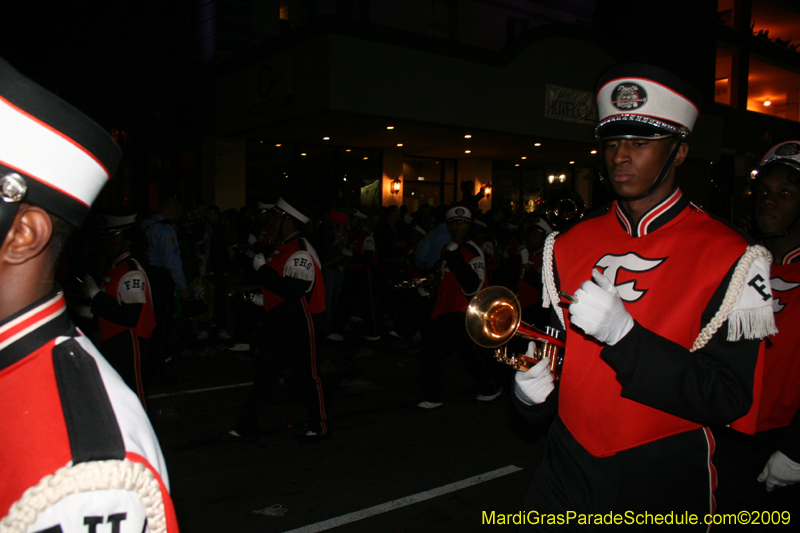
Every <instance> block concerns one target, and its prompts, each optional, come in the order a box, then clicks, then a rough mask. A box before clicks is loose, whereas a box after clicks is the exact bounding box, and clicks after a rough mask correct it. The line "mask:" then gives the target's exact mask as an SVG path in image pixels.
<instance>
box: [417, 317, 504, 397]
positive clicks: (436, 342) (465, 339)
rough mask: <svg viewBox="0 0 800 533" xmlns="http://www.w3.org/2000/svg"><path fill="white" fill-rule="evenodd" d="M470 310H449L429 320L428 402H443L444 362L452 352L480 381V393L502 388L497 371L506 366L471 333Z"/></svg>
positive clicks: (425, 337)
mask: <svg viewBox="0 0 800 533" xmlns="http://www.w3.org/2000/svg"><path fill="white" fill-rule="evenodd" d="M465 317H466V313H460V312H459V313H445V314H443V315H440V316H438V317H436V318H435V319H434V320H433V321H431V322H428V323H427V324H425V325H424V326H423V327H424V329H423V331H422V349H421V351H420V357H421V358H422V361H421V365H422V396H423V399H424V400H425V401H427V402H437V403H438V402H441V401H442V396H443V390H442V389H443V374H444V369H443V364H444V360H445V358H446V357H447V356H449V355H455V356H457V357H458V358H459V359H461V360H462V361H463V363H464V365H465V366H466V369H467V371H468V372H469V373H470V375H471V376H472V377H473V379H474V380H475V382H476V384H477V385H478V391H479V392H480V394H485V395H491V394H494V393H496V392H497V391H498V389H499V388H500V386H499V384H498V381H499V380H498V379H497V378H496V375H497V374H498V373H499V372H500V371H501V370H502V369H500V368H498V367H499V363H496V362H495V361H494V360H493V359H492V358H491V357H490V356H489V354H488V350H486V349H485V348H480V347H479V346H478V345H477V344H475V343H474V342H473V341H472V339H470V338H469V335H467V328H466V325H465V323H464V320H465Z"/></svg>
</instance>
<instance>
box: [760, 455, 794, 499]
mask: <svg viewBox="0 0 800 533" xmlns="http://www.w3.org/2000/svg"><path fill="white" fill-rule="evenodd" d="M764 481H766V482H767V492H772V491H773V490H774V489H775V487H785V486H787V485H794V484H795V483H797V482H798V481H800V464H798V463H795V462H794V461H792V460H791V459H789V458H788V457H786V456H785V455H784V454H782V453H781V452H780V451H776V452H775V453H773V454H772V457H770V458H769V461H768V462H767V466H765V467H764V470H763V471H762V472H761V474H760V475H759V476H758V482H759V483H764Z"/></svg>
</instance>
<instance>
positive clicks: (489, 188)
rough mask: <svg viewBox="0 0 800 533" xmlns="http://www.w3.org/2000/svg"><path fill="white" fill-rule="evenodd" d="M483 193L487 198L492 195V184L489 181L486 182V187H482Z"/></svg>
mask: <svg viewBox="0 0 800 533" xmlns="http://www.w3.org/2000/svg"><path fill="white" fill-rule="evenodd" d="M483 194H485V195H486V197H487V198H488V197H490V196H491V195H492V184H491V183H489V184H487V185H486V188H485V189H483Z"/></svg>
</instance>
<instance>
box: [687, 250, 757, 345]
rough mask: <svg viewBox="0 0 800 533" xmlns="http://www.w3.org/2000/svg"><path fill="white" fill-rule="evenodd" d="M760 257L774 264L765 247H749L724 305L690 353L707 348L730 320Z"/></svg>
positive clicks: (732, 279) (723, 302) (736, 272)
mask: <svg viewBox="0 0 800 533" xmlns="http://www.w3.org/2000/svg"><path fill="white" fill-rule="evenodd" d="M759 257H763V258H765V259H766V260H767V263H768V264H769V263H772V254H770V253H769V250H767V249H766V248H764V247H763V246H760V245H753V246H748V247H747V251H745V253H744V254H743V255H742V257H740V258H739V262H738V263H737V264H736V269H735V270H734V271H733V276H732V277H731V282H730V284H729V285H728V290H727V291H726V292H725V297H724V298H723V299H722V305H720V308H719V310H718V311H717V313H716V314H715V315H714V318H712V319H711V320H710V321H709V322H708V324H706V325H705V327H704V328H703V329H702V330H700V333H699V334H698V335H697V339H695V341H694V344H693V345H692V348H691V349H690V350H689V351H690V352H696V351H697V350H699V349H701V348H702V347H703V346H705V345H706V344H707V343H708V341H710V340H711V337H713V336H714V334H715V333H716V332H717V330H718V329H719V328H720V327H722V324H723V323H724V322H725V321H726V320H727V319H728V317H729V316H730V314H731V312H732V311H733V307H734V306H735V305H736V300H737V299H738V298H739V293H740V292H741V290H742V286H743V285H744V281H745V278H746V276H747V272H748V271H749V270H750V266H751V265H752V264H753V261H755V260H756V259H758V258H759Z"/></svg>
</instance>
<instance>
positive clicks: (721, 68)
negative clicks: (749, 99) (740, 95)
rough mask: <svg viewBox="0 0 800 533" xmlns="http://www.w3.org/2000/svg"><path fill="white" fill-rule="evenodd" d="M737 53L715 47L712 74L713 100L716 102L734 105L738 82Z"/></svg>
mask: <svg viewBox="0 0 800 533" xmlns="http://www.w3.org/2000/svg"><path fill="white" fill-rule="evenodd" d="M738 60H739V54H738V53H736V52H734V51H733V50H730V49H728V48H724V47H721V46H718V47H717V67H716V72H715V76H714V101H715V102H717V103H718V104H726V105H733V106H735V105H736V93H737V87H738V83H739V76H738V75H735V74H736V72H737V69H736V67H737V65H738Z"/></svg>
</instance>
